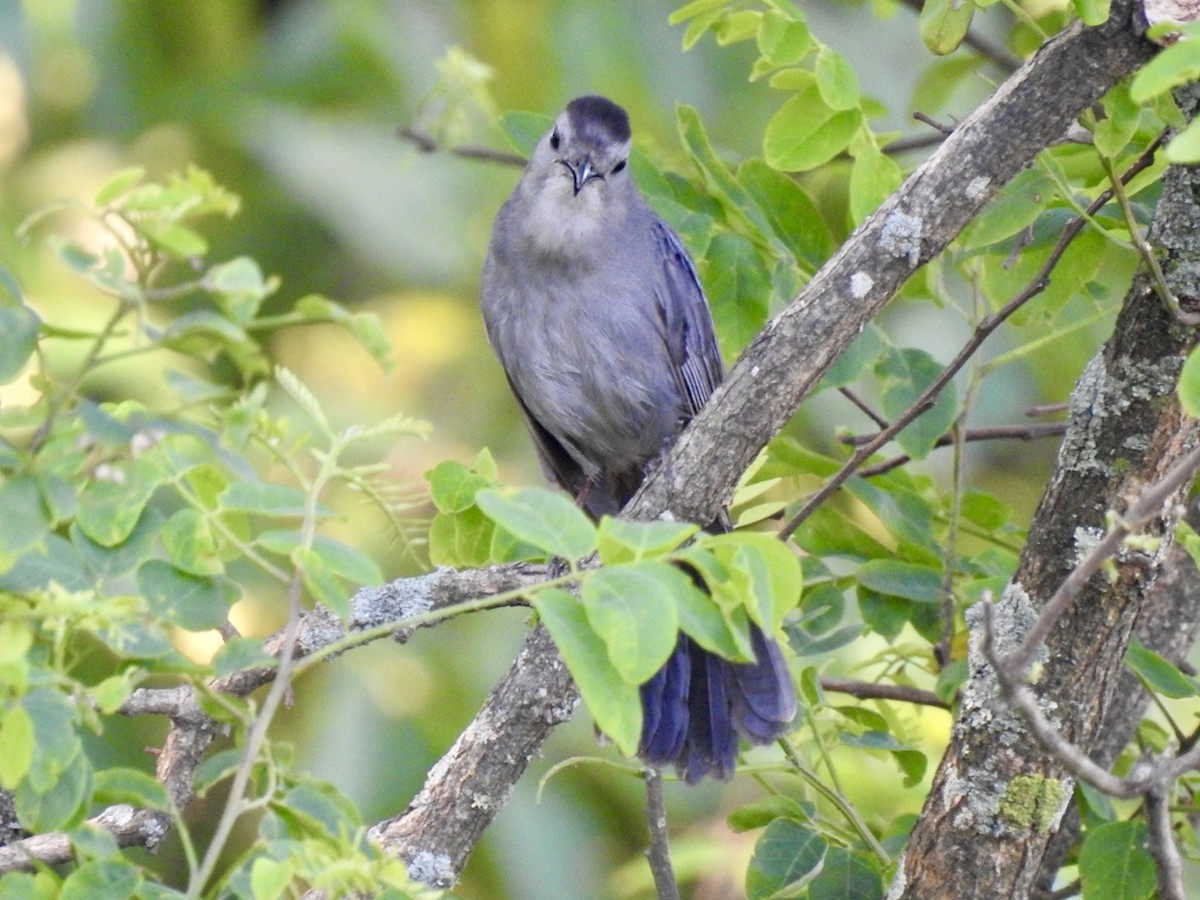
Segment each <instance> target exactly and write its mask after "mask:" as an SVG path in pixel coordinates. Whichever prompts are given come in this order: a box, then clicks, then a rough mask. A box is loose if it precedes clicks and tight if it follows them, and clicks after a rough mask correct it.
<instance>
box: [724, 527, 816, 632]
mask: <svg viewBox="0 0 1200 900" xmlns="http://www.w3.org/2000/svg"><path fill="white" fill-rule="evenodd" d="M703 543H704V546H705V547H707V548H708V549H710V550H711V551H713V553H714V554H715V555H716V557H717V559H718V560H720V562H721V564H722V565H724V566H725V568H726V570H727V572H728V573H729V575H730V579H731V582H732V583H733V584H734V585H736V587H737V589H738V591H739V593H740V595H741V605H742V606H743V607H744V608H745V610H746V612H747V613H748V614H749V616H750V618H751V619H753V620H754V621H755V622H756V623H757V624H758V625H759V626H760V627H761V628H762V629H763V630H764V631H766V632H768V633H770V632H773V631H774V630H775V629H776V628H777V627H778V626H779V623H780V622H781V621H782V620H783V617H784V616H785V615H787V613H789V612H791V611H792V610H793V609H795V607H796V604H797V603H798V602H799V600H800V588H801V584H802V578H801V575H800V562H799V560H798V559H796V555H795V554H794V553H793V552H792V551H791V549H789V548H788V546H787V544H785V543H784V542H783V541H781V540H779V539H777V538H776V537H775V536H774V535H772V534H767V533H766V532H756V531H739V532H734V533H732V534H720V535H712V536H710V537H707V538H706V539H705V540H704V542H703Z"/></svg>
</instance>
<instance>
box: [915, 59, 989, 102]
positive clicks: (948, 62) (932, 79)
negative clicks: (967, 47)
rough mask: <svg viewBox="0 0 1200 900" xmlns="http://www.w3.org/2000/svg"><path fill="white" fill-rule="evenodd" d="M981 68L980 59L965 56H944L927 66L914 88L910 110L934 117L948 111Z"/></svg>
mask: <svg viewBox="0 0 1200 900" xmlns="http://www.w3.org/2000/svg"><path fill="white" fill-rule="evenodd" d="M979 68H980V60H979V57H978V56H975V55H974V54H966V53H964V54H956V55H954V56H947V57H943V58H942V59H937V60H934V61H933V62H932V63H929V64H927V65H925V66H924V67H923V68H922V71H921V76H920V78H918V79H917V85H916V87H914V88H913V92H912V98H911V100H910V106H909V110H910V111H912V112H916V111H918V110H920V111H922V112H924V113H925V114H926V115H933V114H935V113H938V112H941V111H942V110H946V109H949V108H950V101H951V99H952V98H953V96H954V92H955V91H956V90H958V89H959V88H960V87H962V85H963V84H966V83H968V82H969V80H971V79H972V78H973V77H974V76H975V73H976V72H978V71H979Z"/></svg>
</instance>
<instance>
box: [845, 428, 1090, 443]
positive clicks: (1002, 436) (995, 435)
mask: <svg viewBox="0 0 1200 900" xmlns="http://www.w3.org/2000/svg"><path fill="white" fill-rule="evenodd" d="M883 424H884V425H887V422H884V423H883ZM1066 433H1067V423H1066V422H1043V423H1040V424H1036V425H982V426H980V427H979V428H968V429H966V430H965V431H964V432H963V440H964V441H965V442H966V443H968V444H970V443H973V442H975V441H1009V440H1017V441H1033V440H1037V439H1038V438H1046V437H1057V436H1059V435H1063V434H1066ZM876 437H877V435H873V434H853V435H847V436H845V437H843V438H842V439H841V441H842V443H843V444H849V445H851V446H852V447H859V446H862V445H863V444H868V443H870V442H871V441H873V440H875V438H876ZM953 443H954V431H953V429H951V430H950V431H947V432H946V433H945V434H943V435H942V436H941V437H940V438H938V439H937V440H936V441H934V443H933V446H935V447H949V446H950V445H951V444H953Z"/></svg>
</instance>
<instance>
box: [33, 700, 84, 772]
mask: <svg viewBox="0 0 1200 900" xmlns="http://www.w3.org/2000/svg"><path fill="white" fill-rule="evenodd" d="M21 705H22V706H23V707H24V708H25V712H26V713H28V714H29V720H30V722H32V723H33V734H34V745H33V746H34V752H33V761H32V763H31V764H30V766H29V771H28V773H27V775H26V781H25V783H26V784H28V785H29V786H30V787H31V788H32V789H33V790H34V791H35V792H42V791H45V790H47V789H49V788H50V787H51V786H53V784H54V783H55V782H56V781H57V780H58V779H59V777H60V775H61V773H62V772H63V771H64V770H65V769H66V768H67V767H68V766H70V765H71V762H72V761H73V760H74V759H75V758H76V757H77V756H79V755H80V752H81V751H80V742H79V735H78V734H77V733H76V731H75V725H76V723H77V722H78V720H79V713H78V712H77V711H76V709H75V705H74V703H73V702H72V701H71V700H70V699H69V698H68V697H65V696H64V695H63V694H60V693H59V692H58V691H56V690H54V689H53V688H49V687H35V688H33V689H32V690H30V691H29V692H28V693H27V694H26V695H25V696H24V697H22V698H21Z"/></svg>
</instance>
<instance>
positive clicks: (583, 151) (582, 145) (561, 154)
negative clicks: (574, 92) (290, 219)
mask: <svg viewBox="0 0 1200 900" xmlns="http://www.w3.org/2000/svg"><path fill="white" fill-rule="evenodd" d="M630 136H631V132H630V130H629V116H628V115H627V114H626V113H625V110H623V109H622V108H621V107H619V106H617V104H615V103H613V102H612V101H611V100H609V99H608V98H607V97H599V96H594V95H592V96H587V97H577V98H575V99H574V100H572V101H571V102H570V103H568V104H567V108H566V109H565V110H564V111H563V113H562V115H560V116H559V117H558V121H557V122H555V125H554V128H553V130H551V132H550V134H549V137H548V142H549V149H550V151H551V152H552V153H554V154H555V157H554V162H556V163H558V164H559V165H561V166H563V167H564V168H565V169H566V170H567V172H569V173H570V175H571V179H572V181H573V185H574V191H575V194H576V195H578V194H579V192H580V191H581V190H583V187H584V185H586V184H587V183H588V182H589V181H604V180H605V179H606V178H607V177H608V176H610V175H616V174H617V173H619V172H621V171H622V170H623V169H624V168H625V165H626V163H627V161H628V156H629V140H630Z"/></svg>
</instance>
